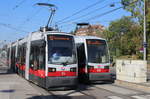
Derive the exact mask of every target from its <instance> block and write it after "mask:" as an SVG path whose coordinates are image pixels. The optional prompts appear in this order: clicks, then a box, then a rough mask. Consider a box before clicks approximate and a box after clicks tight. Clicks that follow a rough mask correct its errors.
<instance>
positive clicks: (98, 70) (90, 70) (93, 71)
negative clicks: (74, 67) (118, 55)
mask: <svg viewBox="0 0 150 99" xmlns="http://www.w3.org/2000/svg"><path fill="white" fill-rule="evenodd" d="M88 71H89V73H106V72H109V69H102V68H94V69H93V68H91V69H89V70H88Z"/></svg>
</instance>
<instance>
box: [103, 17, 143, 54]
mask: <svg viewBox="0 0 150 99" xmlns="http://www.w3.org/2000/svg"><path fill="white" fill-rule="evenodd" d="M141 28H142V27H141V26H140V25H139V24H137V22H135V21H133V20H132V18H131V17H122V18H121V19H118V20H116V21H113V22H111V23H110V25H109V27H108V29H107V30H106V31H105V37H106V38H107V40H108V42H109V46H110V50H111V51H110V52H111V55H113V56H114V55H115V56H124V55H129V56H133V55H135V56H137V57H140V53H139V49H140V48H141V47H142V29H141Z"/></svg>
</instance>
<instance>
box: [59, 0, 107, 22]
mask: <svg viewBox="0 0 150 99" xmlns="http://www.w3.org/2000/svg"><path fill="white" fill-rule="evenodd" d="M104 1H105V0H100V1H98V2H95V3H93V4H91V5H89V6H87V7H85V8H83V9H81V10H79V11H77V12H75V13H73V14H72V15H70V16H67V17H65V18H63V19H61V20H58V21H57V22H56V23H60V22H63V21H65V20H67V19H69V18H71V17H73V16H75V15H77V14H79V13H81V12H83V11H86V10H88V9H89V8H91V7H93V6H96V5H97V4H100V3H102V2H104Z"/></svg>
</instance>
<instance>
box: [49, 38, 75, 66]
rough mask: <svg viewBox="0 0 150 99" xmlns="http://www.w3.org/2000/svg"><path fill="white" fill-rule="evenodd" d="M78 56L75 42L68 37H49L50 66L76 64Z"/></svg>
mask: <svg viewBox="0 0 150 99" xmlns="http://www.w3.org/2000/svg"><path fill="white" fill-rule="evenodd" d="M75 62H76V54H75V47H74V40H73V37H72V36H67V35H49V36H48V63H49V64H66V65H67V64H74V63H75Z"/></svg>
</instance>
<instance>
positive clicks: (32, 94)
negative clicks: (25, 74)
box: [0, 66, 42, 99]
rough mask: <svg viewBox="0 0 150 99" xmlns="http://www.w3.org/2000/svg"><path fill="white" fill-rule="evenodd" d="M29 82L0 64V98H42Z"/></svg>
mask: <svg viewBox="0 0 150 99" xmlns="http://www.w3.org/2000/svg"><path fill="white" fill-rule="evenodd" d="M40 96H41V93H40V92H39V91H38V90H36V89H35V88H34V87H33V86H32V85H31V84H30V82H28V81H27V80H25V79H23V78H22V77H20V76H18V75H17V74H14V73H12V72H11V71H10V70H9V69H8V67H7V66H0V99H42V98H41V97H40Z"/></svg>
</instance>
